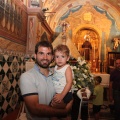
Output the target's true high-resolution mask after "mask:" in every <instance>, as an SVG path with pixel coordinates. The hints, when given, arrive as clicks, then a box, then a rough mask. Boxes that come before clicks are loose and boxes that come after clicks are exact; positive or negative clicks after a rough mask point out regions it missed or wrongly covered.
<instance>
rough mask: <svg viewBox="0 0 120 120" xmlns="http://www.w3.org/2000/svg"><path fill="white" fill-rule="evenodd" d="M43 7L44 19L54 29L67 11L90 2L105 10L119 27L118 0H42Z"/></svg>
mask: <svg viewBox="0 0 120 120" xmlns="http://www.w3.org/2000/svg"><path fill="white" fill-rule="evenodd" d="M42 1H43V8H48V10H47V11H46V12H45V16H46V20H47V22H48V23H49V25H50V27H51V28H52V29H53V30H54V31H55V29H56V26H57V25H58V24H59V22H60V20H61V19H62V17H63V16H64V15H65V14H66V13H68V12H71V11H72V12H73V11H75V10H76V9H77V7H80V6H84V5H85V4H86V3H88V2H89V3H90V4H91V5H92V6H97V7H99V8H101V9H103V10H106V11H107V12H108V14H110V15H111V16H112V17H113V18H114V19H116V24H117V26H118V27H119V29H120V23H119V22H118V21H119V19H120V17H118V16H120V0H42Z"/></svg>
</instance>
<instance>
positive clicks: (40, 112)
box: [23, 95, 73, 117]
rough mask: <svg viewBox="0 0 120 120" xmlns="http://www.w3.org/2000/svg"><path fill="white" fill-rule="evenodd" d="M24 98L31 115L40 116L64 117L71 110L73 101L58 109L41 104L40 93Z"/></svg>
mask: <svg viewBox="0 0 120 120" xmlns="http://www.w3.org/2000/svg"><path fill="white" fill-rule="evenodd" d="M23 99H24V101H25V105H26V107H27V109H28V111H29V112H30V113H31V115H33V116H39V117H53V116H54V117H64V116H66V115H67V113H68V112H69V111H70V110H71V108H72V103H73V101H70V102H69V103H68V104H67V106H66V108H65V109H56V108H53V107H51V106H49V105H44V104H39V102H38V95H31V96H26V97H24V98H23Z"/></svg>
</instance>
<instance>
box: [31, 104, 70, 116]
mask: <svg viewBox="0 0 120 120" xmlns="http://www.w3.org/2000/svg"><path fill="white" fill-rule="evenodd" d="M67 112H68V111H67V109H56V108H53V107H51V106H47V105H42V104H39V105H38V106H37V107H36V108H35V109H34V110H32V111H30V113H31V114H32V115H33V116H38V117H65V116H66V115H67Z"/></svg>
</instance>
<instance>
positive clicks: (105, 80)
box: [93, 73, 110, 88]
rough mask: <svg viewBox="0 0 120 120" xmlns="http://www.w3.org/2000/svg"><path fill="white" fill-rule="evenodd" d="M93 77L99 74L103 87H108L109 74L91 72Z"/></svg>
mask: <svg viewBox="0 0 120 120" xmlns="http://www.w3.org/2000/svg"><path fill="white" fill-rule="evenodd" d="M93 75H94V77H95V76H100V77H101V78H102V82H101V85H102V86H103V87H107V88H108V87H109V82H110V74H107V73H93Z"/></svg>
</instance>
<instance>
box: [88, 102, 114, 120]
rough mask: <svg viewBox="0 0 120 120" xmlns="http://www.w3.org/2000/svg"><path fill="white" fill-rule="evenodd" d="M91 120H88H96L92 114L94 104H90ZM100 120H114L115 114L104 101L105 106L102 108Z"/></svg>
mask: <svg viewBox="0 0 120 120" xmlns="http://www.w3.org/2000/svg"><path fill="white" fill-rule="evenodd" d="M88 116H89V117H88V118H89V119H88V120H94V118H93V114H92V103H91V102H90V103H89V115H88ZM100 120H114V112H113V113H111V111H110V108H109V103H108V101H104V105H103V106H102V109H101V111H100Z"/></svg>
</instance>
